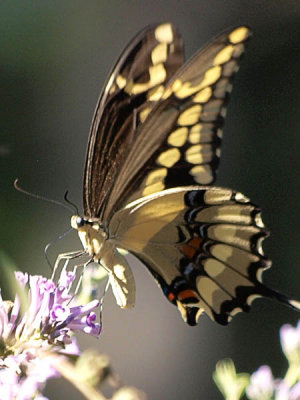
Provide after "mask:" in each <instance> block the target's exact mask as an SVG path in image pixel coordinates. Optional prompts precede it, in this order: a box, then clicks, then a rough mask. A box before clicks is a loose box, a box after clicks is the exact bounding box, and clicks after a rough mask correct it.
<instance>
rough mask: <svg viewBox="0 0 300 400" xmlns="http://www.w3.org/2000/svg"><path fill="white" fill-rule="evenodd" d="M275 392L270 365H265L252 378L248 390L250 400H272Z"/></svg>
mask: <svg viewBox="0 0 300 400" xmlns="http://www.w3.org/2000/svg"><path fill="white" fill-rule="evenodd" d="M274 390H275V380H274V378H273V375H272V371H271V369H270V367H269V366H268V365H263V366H262V367H260V368H259V369H258V370H257V371H256V372H254V373H253V374H252V375H251V377H250V384H249V386H248V387H247V389H246V393H247V396H248V398H249V399H250V400H271V399H273V394H274Z"/></svg>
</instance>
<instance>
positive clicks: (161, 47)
mask: <svg viewBox="0 0 300 400" xmlns="http://www.w3.org/2000/svg"><path fill="white" fill-rule="evenodd" d="M183 62H184V55H183V43H182V40H181V37H180V35H179V34H178V32H177V30H176V29H175V28H174V26H173V25H172V24H170V23H165V24H155V25H152V26H149V27H147V28H146V29H144V30H143V31H142V32H140V33H139V34H138V35H137V36H136V37H135V38H134V39H133V40H132V42H131V43H130V44H129V45H128V46H127V47H126V49H125V50H124V52H123V54H122V55H121V57H120V58H119V60H118V61H117V63H116V65H115V67H114V68H113V71H112V72H111V74H110V77H109V79H108V81H107V82H106V84H105V86H104V90H103V91H102V93H101V95H100V98H99V100H98V104H97V106H96V110H95V113H94V118H93V122H92V126H91V131H90V137H89V143H88V150H87V159H86V167H85V173H84V193H83V202H84V213H85V216H87V217H101V210H103V209H104V207H105V201H107V200H108V194H109V193H110V190H111V188H112V185H113V183H114V181H115V179H116V175H117V174H118V172H119V170H120V166H121V165H122V163H123V161H124V158H126V155H127V154H128V148H130V146H131V144H132V141H134V140H136V128H137V126H138V125H139V124H140V123H141V121H142V120H143V118H144V116H145V113H144V110H145V108H146V107H147V109H151V107H152V106H153V104H154V103H155V102H156V101H157V100H158V99H159V97H160V95H161V94H162V92H163V88H164V86H165V82H166V81H168V80H169V79H170V78H171V77H172V76H173V75H174V73H175V72H176V71H177V70H178V68H179V67H180V66H181V65H182V64H183Z"/></svg>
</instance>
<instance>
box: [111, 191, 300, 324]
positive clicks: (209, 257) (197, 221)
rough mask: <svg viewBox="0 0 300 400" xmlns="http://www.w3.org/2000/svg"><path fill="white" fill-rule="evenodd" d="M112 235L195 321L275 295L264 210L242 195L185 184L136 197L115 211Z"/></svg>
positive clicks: (225, 317) (221, 317)
mask: <svg viewBox="0 0 300 400" xmlns="http://www.w3.org/2000/svg"><path fill="white" fill-rule="evenodd" d="M109 230H110V235H111V239H112V240H114V241H115V242H116V243H117V245H118V246H119V247H121V248H122V247H123V248H126V249H127V250H129V251H130V252H132V253H133V254H135V255H136V256H137V257H138V258H139V259H140V260H141V261H142V262H143V263H144V264H145V265H146V266H147V267H148V269H149V270H150V272H151V273H152V275H153V276H154V278H155V279H156V281H157V282H158V283H159V285H160V286H161V288H162V290H163V292H164V294H165V296H166V297H167V298H168V300H169V301H170V302H172V303H173V304H174V305H176V306H177V307H178V309H179V311H180V312H181V315H182V317H183V319H184V320H185V321H186V322H187V323H188V324H190V325H195V324H196V323H197V322H198V319H199V317H200V315H201V314H202V313H203V312H205V313H206V314H207V315H208V316H209V317H210V318H211V319H212V320H215V321H216V322H218V323H220V324H223V325H225V324H227V323H228V322H229V321H230V320H231V318H232V317H233V316H234V315H235V314H236V313H238V312H241V311H248V310H249V308H250V304H251V302H252V301H253V299H255V298H256V297H260V296H268V297H276V298H278V299H279V300H280V301H283V302H285V303H287V304H288V305H290V306H292V307H295V308H297V307H299V303H297V302H293V301H291V300H289V299H288V298H286V297H285V296H283V295H281V294H279V293H277V292H275V291H273V290H271V289H269V288H267V287H266V286H264V285H263V284H262V281H261V275H262V272H263V270H265V269H266V268H269V267H270V266H271V262H270V260H268V259H267V258H266V257H265V256H264V254H263V250H262V247H261V243H262V240H263V239H264V238H265V237H266V236H267V234H268V232H267V230H266V229H265V227H264V224H263V222H262V220H261V217H260V210H259V209H258V208H257V207H256V206H255V205H254V204H253V203H251V202H250V201H249V199H247V198H246V197H245V196H243V195H242V194H241V193H239V192H235V191H232V190H230V189H222V188H218V187H201V186H188V187H178V188H173V189H169V190H164V191H162V192H159V193H155V194H153V195H149V196H146V197H144V198H141V199H138V200H137V201H135V202H133V203H130V204H128V205H127V206H126V207H125V208H124V209H122V210H120V211H119V212H117V213H116V214H115V215H114V216H113V218H112V220H111V224H110V226H109Z"/></svg>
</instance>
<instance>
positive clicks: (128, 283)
mask: <svg viewBox="0 0 300 400" xmlns="http://www.w3.org/2000/svg"><path fill="white" fill-rule="evenodd" d="M250 36H251V32H250V30H249V28H248V27H246V26H239V27H237V28H234V29H232V30H229V31H227V32H225V33H222V34H221V35H220V36H218V37H217V38H215V39H214V40H213V41H212V42H211V43H209V44H208V45H207V46H206V47H204V48H203V49H202V50H200V51H199V52H197V53H196V54H195V55H194V56H193V57H192V58H191V59H190V60H189V61H188V62H186V63H184V52H183V41H182V38H181V36H180V34H179V32H178V31H177V29H176V28H175V27H174V25H173V24H171V23H161V24H153V25H151V26H148V27H146V28H145V29H144V30H142V31H141V32H140V33H139V34H138V35H137V36H136V37H134V39H133V40H132V41H131V42H130V43H129V45H128V46H127V47H126V48H125V50H124V51H123V53H122V55H121V56H120V58H119V59H118V61H117V63H116V65H115V66H114V68H113V70H112V72H111V74H110V76H109V78H108V80H107V82H106V84H105V86H104V89H103V91H102V93H101V95H100V98H99V100H98V104H97V106H96V110H95V113H94V117H93V122H92V126H91V131H90V136H89V141H88V149H87V157H86V164H85V172H84V184H83V204H84V217H80V216H79V215H74V216H73V217H72V219H71V226H72V227H73V228H74V229H76V230H77V231H78V235H79V238H80V240H81V242H82V244H83V248H84V252H85V253H86V254H88V255H89V256H90V257H91V259H92V260H93V261H95V262H98V263H99V264H100V265H102V266H103V267H104V269H105V270H106V271H107V272H108V275H109V283H110V285H111V287H112V290H113V293H114V296H115V298H116V301H117V304H118V305H119V306H120V307H122V308H130V307H133V306H134V303H135V282H134V277H133V274H132V271H131V268H130V265H129V262H128V261H127V259H126V254H128V252H129V253H131V254H133V255H134V256H136V257H137V258H138V259H139V260H140V261H141V262H142V263H143V264H144V265H145V266H146V267H147V268H148V270H149V271H150V273H151V274H152V276H153V277H154V279H155V280H156V281H157V283H158V284H159V286H160V287H161V289H162V291H163V293H164V295H165V296H166V297H167V299H168V300H169V301H170V302H171V303H172V304H174V305H175V306H177V308H178V310H179V311H180V313H181V315H182V317H183V319H184V321H186V322H187V323H188V324H189V325H196V324H197V322H198V320H199V317H200V315H201V314H202V313H203V312H205V313H206V314H207V315H208V316H209V317H210V318H211V319H212V320H214V321H216V322H218V323H220V324H224V325H225V324H227V323H228V322H229V321H230V320H231V319H232V317H233V316H234V315H235V314H236V313H238V312H240V311H248V310H249V307H250V304H251V302H252V300H253V299H254V298H256V297H260V296H266V297H273V298H277V299H279V300H280V301H282V302H284V303H286V304H288V305H290V306H292V307H294V308H295V309H299V303H298V302H296V301H294V300H291V299H289V298H288V297H286V296H284V295H282V294H280V293H277V292H275V291H274V290H272V289H269V288H268V287H266V286H265V285H263V283H262V279H261V275H262V272H263V271H264V270H265V269H267V268H269V267H270V266H271V262H270V260H268V259H267V258H266V257H265V256H264V254H263V250H262V247H261V243H262V241H263V239H264V238H265V237H266V236H267V235H268V231H267V230H266V228H265V227H264V224H263V222H262V219H261V213H260V209H259V208H258V207H257V206H256V205H254V204H253V203H252V202H251V201H250V200H249V199H248V198H247V197H245V196H244V195H243V194H241V193H239V192H236V191H234V190H231V189H224V188H220V187H217V186H212V185H213V183H214V182H215V179H216V173H217V169H218V165H219V159H220V147H221V141H222V126H223V122H224V117H225V111H226V105H227V103H228V96H229V93H230V91H231V88H232V80H233V77H234V75H235V73H236V71H237V70H238V67H239V63H240V59H241V57H242V56H243V54H244V50H245V46H246V44H247V42H248V40H249V38H250Z"/></svg>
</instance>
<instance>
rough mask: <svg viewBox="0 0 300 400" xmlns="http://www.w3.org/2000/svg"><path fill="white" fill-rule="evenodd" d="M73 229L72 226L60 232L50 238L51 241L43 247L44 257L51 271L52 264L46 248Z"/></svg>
mask: <svg viewBox="0 0 300 400" xmlns="http://www.w3.org/2000/svg"><path fill="white" fill-rule="evenodd" d="M72 230H73V228H69V229H68V230H67V231H66V232H64V233H62V234H61V235H59V236H58V237H57V238H55V239H53V240H51V242H49V243H48V244H46V246H45V248H44V256H45V259H46V261H47V264H48V265H49V267H50V269H51V271H53V265H52V264H51V262H50V260H49V257H48V250H49V248H50V247H51V246H52V245H53V244H54V243H56V242H58V241H59V240H61V239H63V238H64V237H65V236H67V235H68V234H69V233H70V232H71V231H72Z"/></svg>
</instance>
